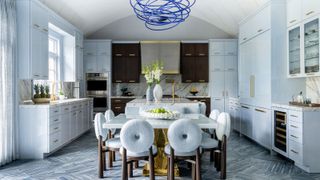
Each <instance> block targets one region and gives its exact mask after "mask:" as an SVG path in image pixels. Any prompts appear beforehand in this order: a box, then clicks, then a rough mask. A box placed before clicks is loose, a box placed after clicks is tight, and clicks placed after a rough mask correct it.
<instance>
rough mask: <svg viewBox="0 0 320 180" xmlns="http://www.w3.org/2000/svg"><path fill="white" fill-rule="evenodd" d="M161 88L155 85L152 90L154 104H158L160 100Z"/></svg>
mask: <svg viewBox="0 0 320 180" xmlns="http://www.w3.org/2000/svg"><path fill="white" fill-rule="evenodd" d="M162 93H163V92H162V88H161V86H160V84H156V85H155V86H154V88H153V97H154V100H155V101H156V102H160V101H161V99H162Z"/></svg>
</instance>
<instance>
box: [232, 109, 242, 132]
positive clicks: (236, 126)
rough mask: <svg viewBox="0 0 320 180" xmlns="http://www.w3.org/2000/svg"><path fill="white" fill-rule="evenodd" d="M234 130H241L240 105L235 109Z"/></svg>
mask: <svg viewBox="0 0 320 180" xmlns="http://www.w3.org/2000/svg"><path fill="white" fill-rule="evenodd" d="M234 130H236V131H238V132H240V130H241V129H240V110H239V108H238V107H235V110H234Z"/></svg>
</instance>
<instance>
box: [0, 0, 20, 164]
mask: <svg viewBox="0 0 320 180" xmlns="http://www.w3.org/2000/svg"><path fill="white" fill-rule="evenodd" d="M15 61H16V2H15V0H0V166H1V165H4V164H6V163H8V162H11V161H12V160H14V159H15V156H16V149H17V148H16V145H15V143H16V141H15V140H16V136H15V133H16V131H15V127H16V125H15V124H16V122H15V119H16V118H15V104H16V103H15V98H14V97H15V96H14V94H15V91H16V88H15V84H16V83H15V69H14V67H15Z"/></svg>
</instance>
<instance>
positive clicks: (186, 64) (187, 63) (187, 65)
mask: <svg viewBox="0 0 320 180" xmlns="http://www.w3.org/2000/svg"><path fill="white" fill-rule="evenodd" d="M195 67H196V66H195V60H194V57H182V58H181V73H182V74H181V80H182V82H183V83H191V82H194V80H195V72H194V69H195Z"/></svg>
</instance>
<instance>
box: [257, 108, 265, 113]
mask: <svg viewBox="0 0 320 180" xmlns="http://www.w3.org/2000/svg"><path fill="white" fill-rule="evenodd" d="M255 111H258V112H262V113H266V111H264V110H261V109H255Z"/></svg>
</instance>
